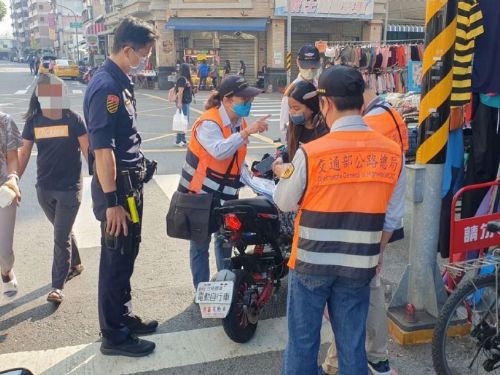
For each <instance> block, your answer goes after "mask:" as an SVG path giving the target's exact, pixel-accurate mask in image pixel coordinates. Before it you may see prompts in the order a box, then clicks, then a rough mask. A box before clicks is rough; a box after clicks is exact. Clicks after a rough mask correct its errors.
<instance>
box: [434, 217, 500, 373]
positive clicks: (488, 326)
mask: <svg viewBox="0 0 500 375" xmlns="http://www.w3.org/2000/svg"><path fill="white" fill-rule="evenodd" d="M494 216H495V221H491V222H488V224H487V227H486V228H484V229H486V233H487V234H486V235H483V236H482V237H486V238H483V239H484V240H487V242H488V243H489V244H490V246H496V248H495V249H494V250H492V251H491V252H489V253H487V254H485V256H483V257H480V258H476V259H470V260H464V261H459V262H455V263H450V264H448V265H447V266H446V269H447V273H448V276H449V277H450V278H451V279H453V280H455V281H456V280H459V282H460V284H459V285H458V287H457V288H455V289H454V290H453V292H452V293H451V294H450V296H449V298H448V299H447V301H446V303H445V304H444V305H443V308H442V309H441V312H440V314H439V317H438V320H437V323H436V326H435V329H434V334H433V340H432V359H433V363H434V369H435V370H436V373H437V374H438V375H451V374H453V375H459V374H490V373H493V374H496V373H500V324H499V321H500V314H499V312H500V311H499V310H500V304H499V295H498V292H499V279H498V278H499V269H500V247H499V246H500V221H497V220H500V219H499V218H498V214H496V215H494ZM457 333H460V335H459V336H456V334H457Z"/></svg>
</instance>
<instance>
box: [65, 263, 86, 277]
mask: <svg viewBox="0 0 500 375" xmlns="http://www.w3.org/2000/svg"><path fill="white" fill-rule="evenodd" d="M84 270H85V267H83V266H82V265H81V264H79V265H77V266H73V267H71V268H70V269H69V272H68V276H67V277H66V281H70V280H71V279H73V278H75V277H77V276H79V275H80V274H81V273H82V272H83V271H84Z"/></svg>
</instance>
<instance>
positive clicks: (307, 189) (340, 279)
mask: <svg viewBox="0 0 500 375" xmlns="http://www.w3.org/2000/svg"><path fill="white" fill-rule="evenodd" d="M363 91H364V81H363V77H362V76H361V74H360V73H359V72H358V71H357V70H355V69H353V68H350V67H346V66H335V67H332V68H329V69H328V70H326V71H325V72H324V73H323V74H322V75H321V77H320V79H319V84H318V93H319V94H320V108H321V112H322V114H323V116H324V117H325V120H326V123H327V126H328V127H329V128H330V133H329V134H327V135H325V136H323V137H321V138H319V139H317V140H315V141H312V142H309V143H307V144H305V145H303V146H302V147H301V148H300V149H299V150H298V151H297V153H296V154H295V157H294V159H293V161H292V163H291V165H289V167H288V168H287V169H286V170H285V171H284V172H283V174H282V175H281V176H280V177H281V179H280V182H279V184H278V186H277V188H276V191H275V193H274V200H275V202H276V204H277V205H278V207H279V208H280V209H281V210H282V211H293V210H295V209H297V207H298V209H299V212H298V215H297V218H296V223H295V228H297V230H296V231H295V233H294V240H293V246H292V254H291V257H290V262H289V267H290V276H289V281H288V304H287V310H288V311H287V316H288V320H289V323H288V331H289V338H288V345H287V348H286V351H285V358H284V363H283V368H282V374H285V375H291V374H297V375H298V374H316V373H318V372H319V371H318V364H317V360H318V351H319V346H320V340H319V338H320V334H319V333H320V329H321V321H322V315H323V310H324V306H325V304H326V305H327V306H328V311H329V315H330V317H331V324H332V328H333V331H334V333H335V339H336V343H337V344H338V345H337V350H338V360H339V374H341V375H351V374H352V375H363V374H364V375H366V374H368V364H367V357H366V350H365V337H366V319H367V313H368V306H369V299H370V286H369V285H370V281H371V280H372V278H373V277H374V276H375V275H376V273H377V272H379V271H380V266H381V264H382V260H383V256H382V254H383V251H384V249H385V246H386V244H387V242H388V241H389V239H390V238H391V236H392V233H393V231H394V229H396V228H397V226H398V224H399V223H400V221H401V217H399V211H397V210H395V209H394V207H395V206H397V205H398V203H399V202H400V201H402V200H403V198H404V184H402V181H401V179H400V177H399V176H400V172H401V168H402V151H401V147H400V146H399V145H398V144H397V143H395V142H393V141H391V140H389V139H387V138H386V137H384V136H383V135H381V134H379V133H378V132H376V131H373V130H372V129H370V128H369V127H368V126H367V125H366V123H365V122H364V121H363V118H362V117H361V109H362V107H363Z"/></svg>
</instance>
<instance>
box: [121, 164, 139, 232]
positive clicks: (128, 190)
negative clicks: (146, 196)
mask: <svg viewBox="0 0 500 375" xmlns="http://www.w3.org/2000/svg"><path fill="white" fill-rule="evenodd" d="M121 176H122V180H123V187H124V190H125V196H126V198H127V206H128V210H129V212H130V218H131V219H132V223H133V224H138V223H139V213H138V212H137V206H136V204H135V197H134V190H133V188H132V180H131V179H130V172H129V171H127V170H125V171H121Z"/></svg>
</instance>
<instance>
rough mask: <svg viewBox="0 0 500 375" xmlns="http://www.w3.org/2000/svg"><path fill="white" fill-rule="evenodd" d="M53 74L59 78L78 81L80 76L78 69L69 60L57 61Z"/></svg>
mask: <svg viewBox="0 0 500 375" xmlns="http://www.w3.org/2000/svg"><path fill="white" fill-rule="evenodd" d="M54 74H55V75H56V76H58V77H59V78H71V79H78V77H79V76H80V69H79V68H78V65H76V64H75V63H74V62H73V61H71V60H64V59H57V60H56V65H55V66H54Z"/></svg>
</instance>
